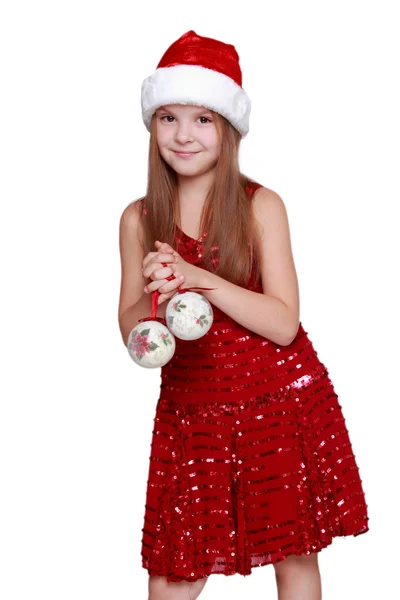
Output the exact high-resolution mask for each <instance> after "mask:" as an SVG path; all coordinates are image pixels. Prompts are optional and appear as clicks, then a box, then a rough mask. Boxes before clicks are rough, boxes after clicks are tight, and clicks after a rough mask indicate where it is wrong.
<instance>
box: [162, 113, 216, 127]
mask: <svg viewBox="0 0 400 600" xmlns="http://www.w3.org/2000/svg"><path fill="white" fill-rule="evenodd" d="M174 118H175V117H173V116H172V115H164V116H162V117H160V119H161V121H163V120H164V119H174ZM198 118H199V119H205V122H204V121H203V123H202V124H203V125H205V123H207V122H208V123H211V122H212V121H211V119H209V118H208V117H198ZM165 122H166V123H172V121H165Z"/></svg>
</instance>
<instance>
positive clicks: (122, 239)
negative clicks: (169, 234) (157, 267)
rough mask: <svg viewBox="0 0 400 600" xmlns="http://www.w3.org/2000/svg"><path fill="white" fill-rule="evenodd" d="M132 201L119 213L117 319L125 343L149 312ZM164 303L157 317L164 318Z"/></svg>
mask: <svg viewBox="0 0 400 600" xmlns="http://www.w3.org/2000/svg"><path fill="white" fill-rule="evenodd" d="M137 208H138V207H137V205H136V202H133V203H132V204H130V205H129V206H128V207H127V208H126V209H125V210H124V212H123V213H122V216H121V220H120V229H119V247H120V257H121V288H120V297H119V307H118V322H119V328H120V331H121V336H122V339H123V342H124V344H125V346H126V345H127V343H128V337H129V334H130V332H131V331H132V329H133V328H134V327H135V326H136V325H137V324H138V322H139V319H141V318H142V317H149V316H150V315H151V294H146V293H145V292H144V291H143V288H144V286H145V285H146V283H147V279H146V278H145V277H143V275H142V262H143V252H142V248H141V245H140V235H141V227H140V218H139V213H138V210H137ZM165 310H166V304H165V303H164V304H160V305H159V306H158V307H157V316H158V317H165Z"/></svg>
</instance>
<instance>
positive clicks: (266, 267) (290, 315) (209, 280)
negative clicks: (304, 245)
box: [188, 188, 299, 346]
mask: <svg viewBox="0 0 400 600" xmlns="http://www.w3.org/2000/svg"><path fill="white" fill-rule="evenodd" d="M253 208H254V212H255V216H256V218H257V220H258V222H259V224H260V226H261V236H260V239H261V252H260V255H261V278H262V287H263V293H258V292H253V291H250V290H246V289H244V288H242V287H240V286H238V285H235V284H233V283H231V282H229V281H226V280H225V279H222V278H221V277H219V276H218V275H215V274H214V273H210V272H209V271H206V270H204V269H200V271H201V273H200V272H199V274H198V276H199V280H200V283H197V284H196V285H199V286H201V287H212V288H214V287H215V288H217V289H216V290H209V291H206V290H204V291H202V292H201V293H202V294H204V296H205V297H206V298H207V299H208V300H209V301H210V302H212V303H213V304H214V306H216V307H218V308H219V309H220V310H222V311H223V312H225V313H226V314H227V315H228V316H230V317H231V318H232V319H234V320H235V321H237V322H238V323H240V324H241V325H243V326H244V327H246V328H247V329H250V330H251V331H254V332H255V333H258V334H259V335H262V336H263V337H265V338H267V339H269V340H271V341H273V342H275V343H276V344H279V345H283V346H286V345H289V344H290V343H291V342H292V341H293V339H294V337H295V336H296V334H297V331H298V328H299V290H298V281H297V275H296V270H295V266H294V261H293V256H292V250H291V243H290V232H289V224H288V219H287V213H286V208H285V205H284V203H283V201H282V199H281V198H280V196H278V194H276V193H275V192H273V191H271V190H267V189H266V188H260V190H258V192H257V193H256V194H255V196H254V204H253ZM188 284H189V282H188Z"/></svg>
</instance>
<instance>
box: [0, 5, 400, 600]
mask: <svg viewBox="0 0 400 600" xmlns="http://www.w3.org/2000/svg"><path fill="white" fill-rule="evenodd" d="M396 8H398V3H397V2H388V1H382V0H380V1H379V2H378V1H376V2H365V1H364V2H356V1H352V0H347V1H338V0H336V1H335V2H330V3H328V2H321V1H320V0H319V1H306V0H302V2H297V1H296V2H285V1H282V0H281V1H279V2H278V1H276V2H269V1H266V0H264V1H263V2H258V1H257V2H251V1H249V0H247V1H246V2H237V3H233V2H230V3H222V2H221V3H216V2H209V1H203V2H198V3H188V2H173V1H172V2H162V3H161V2H160V3H157V2H152V3H139V4H136V5H135V4H134V2H133V1H131V2H128V1H117V0H113V2H111V1H108V2H102V1H99V0H98V1H97V2H94V1H89V0H79V1H76V0H69V1H68V2H54V1H53V2H50V1H48V2H45V1H43V0H42V1H40V0H37V1H36V2H22V1H17V0H13V1H12V2H11V1H10V0H9V1H8V2H4V3H3V4H2V8H1V14H0V23H1V25H0V55H1V72H0V82H1V87H2V91H1V97H0V102H1V111H0V118H1V132H0V144H1V157H0V158H1V171H2V175H1V219H0V226H1V231H0V241H1V278H2V281H3V284H4V287H3V291H2V294H1V302H2V309H1V313H0V314H1V346H2V361H1V367H2V369H1V370H2V375H1V379H0V381H1V388H2V390H1V415H0V428H1V430H0V467H1V471H0V492H1V493H0V551H1V554H0V569H1V573H0V597H1V598H2V600H16V599H18V600H20V599H21V600H22V599H23V600H27V599H30V598H34V597H37V598H40V599H41V600H47V599H49V600H50V599H51V600H54V599H57V600H64V599H68V600H71V599H72V598H73V599H74V600H89V599H92V598H93V599H94V598H95V599H96V600H103V599H107V600H109V599H110V600H111V599H112V600H115V599H118V600H125V599H127V600H128V599H137V600H147V572H146V571H145V570H144V569H142V567H141V559H140V541H141V528H142V526H143V515H144V503H145V489H146V481H147V474H148V459H149V455H150V442H151V433H152V428H153V418H154V411H155V406H156V401H157V398H158V393H159V386H160V370H159V369H157V370H148V371H146V370H145V369H140V368H139V367H137V366H136V365H135V364H134V363H133V362H132V360H131V359H130V358H129V355H128V353H127V350H126V348H125V347H124V345H123V342H122V338H121V335H120V332H119V327H118V318H117V310H118V298H119V286H120V258H119V247H118V227H119V219H120V216H121V213H122V211H123V209H124V208H125V207H126V206H127V205H128V204H129V203H130V202H131V201H132V200H135V199H137V198H139V197H140V196H142V195H143V194H144V193H145V189H146V177H147V151H148V141H149V134H148V132H147V130H146V128H145V126H144V124H143V122H142V120H141V112H140V88H141V83H142V80H143V79H144V78H145V77H147V76H148V75H150V74H151V73H152V72H153V71H154V70H155V68H156V65H157V63H158V61H159V59H160V58H161V56H162V54H163V53H164V51H165V50H166V49H167V47H168V46H169V45H170V44H171V43H172V42H173V41H175V40H176V39H177V38H178V37H180V36H181V35H182V34H183V33H184V32H186V31H188V30H189V29H194V30H195V31H196V32H197V33H199V34H200V35H204V36H207V37H214V38H218V39H221V40H223V41H225V42H227V43H232V44H234V45H235V47H236V49H237V51H238V53H239V55H240V60H241V67H242V70H243V87H244V89H245V90H246V92H247V93H248V95H249V96H250V98H251V100H252V112H251V116H250V133H249V134H248V136H247V137H246V138H245V139H244V140H243V142H242V145H241V169H242V171H243V172H244V173H246V174H247V175H249V176H250V177H252V178H253V179H255V180H257V181H259V182H260V183H262V184H263V185H265V186H267V187H270V188H272V189H273V190H275V191H276V192H278V193H279V194H280V195H281V197H282V198H283V200H284V201H285V204H286V207H287V211H288V215H289V221H290V227H291V235H292V246H293V253H294V258H295V263H296V267H297V273H298V278H299V285H300V295H301V321H302V323H303V326H304V328H305V330H306V331H307V332H308V334H309V337H310V339H311V341H312V342H313V344H314V347H315V348H316V350H317V351H318V355H319V358H320V359H321V360H322V362H323V363H324V364H325V365H326V366H327V368H328V370H329V373H330V375H331V378H332V381H333V382H334V385H335V389H336V391H337V393H338V395H339V398H340V402H341V405H342V407H343V413H344V416H345V418H346V423H347V426H348V428H349V431H350V437H351V440H352V444H353V449H354V452H355V454H356V459H357V462H358V466H359V468H360V473H361V477H362V480H363V486H364V491H365V494H366V498H367V503H368V507H369V516H370V528H371V530H370V532H368V533H367V534H364V535H362V536H359V537H357V538H353V537H348V538H337V539H335V540H334V542H333V544H332V545H331V546H329V547H328V548H326V549H324V550H322V552H321V553H320V567H321V574H322V579H323V596H324V599H325V600H336V599H337V598H341V600H350V599H353V598H355V597H360V598H371V599H372V598H374V599H375V598H377V597H379V596H380V595H381V589H382V586H386V589H391V592H390V596H393V595H394V594H395V592H394V590H395V589H398V585H397V579H398V576H397V571H398V567H397V560H396V559H397V556H398V553H397V540H398V538H399V534H400V532H399V524H398V514H399V507H398V494H397V491H396V485H397V481H396V480H397V478H398V458H399V454H398V423H399V421H398V403H399V388H398V381H399V380H398V372H399V368H398V366H399V353H398V337H399V321H398V311H399V295H398V292H397V291H396V287H397V284H398V281H396V280H397V279H398V264H397V263H398V261H397V260H396V259H398V256H399V246H398V243H397V239H398V235H397V230H398V216H397V215H398V212H397V211H398V204H399V200H400V193H399V192H400V184H399V138H400V123H399V106H400V95H399V88H398V82H399V72H398V56H399V52H400V47H399V46H400V43H399V36H398V19H396V14H395V9H396ZM144 316H145V315H144ZM395 561H396V562H395ZM382 593H383V592H382ZM221 594H224V597H226V598H228V597H229V598H232V599H239V598H243V597H244V596H245V595H246V596H248V597H249V598H261V599H262V598H266V599H267V598H276V587H275V580H274V572H273V567H272V566H264V567H261V568H257V569H255V570H254V571H253V574H252V576H250V577H246V578H244V577H241V576H240V575H234V576H231V577H225V576H221V575H214V576H212V577H210V578H209V581H208V583H207V586H206V588H205V590H204V591H203V593H202V595H201V597H204V598H207V599H210V600H211V599H218V598H220V597H221Z"/></svg>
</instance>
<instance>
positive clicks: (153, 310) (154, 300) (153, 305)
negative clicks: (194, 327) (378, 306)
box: [139, 286, 218, 325]
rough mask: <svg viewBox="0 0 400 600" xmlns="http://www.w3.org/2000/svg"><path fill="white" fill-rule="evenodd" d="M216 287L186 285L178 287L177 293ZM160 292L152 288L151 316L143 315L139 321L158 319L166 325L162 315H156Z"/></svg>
mask: <svg viewBox="0 0 400 600" xmlns="http://www.w3.org/2000/svg"><path fill="white" fill-rule="evenodd" d="M216 289H218V288H206V287H196V286H195V287H188V288H183V287H181V286H179V287H178V292H177V293H178V294H183V293H184V292H191V291H192V290H216ZM159 295H160V292H159V291H158V290H154V292H151V317H144V318H142V319H139V323H142V322H143V321H159V322H160V323H162V324H163V325H166V321H165V319H164V318H163V317H157V307H158V297H159Z"/></svg>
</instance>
